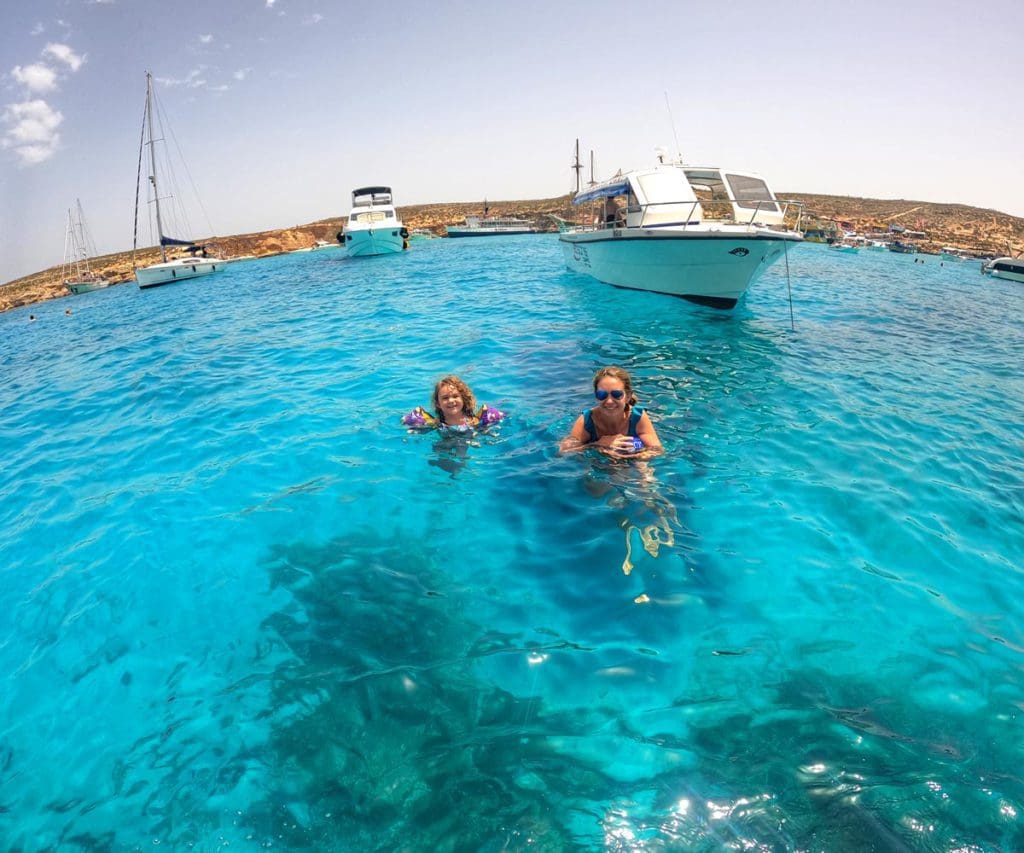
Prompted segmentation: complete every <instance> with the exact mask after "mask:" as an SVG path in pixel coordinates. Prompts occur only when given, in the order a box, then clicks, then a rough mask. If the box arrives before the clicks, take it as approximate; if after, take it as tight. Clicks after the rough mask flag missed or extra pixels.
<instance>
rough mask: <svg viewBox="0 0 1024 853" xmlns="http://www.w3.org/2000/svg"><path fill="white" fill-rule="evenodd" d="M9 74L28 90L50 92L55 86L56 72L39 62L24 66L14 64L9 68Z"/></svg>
mask: <svg viewBox="0 0 1024 853" xmlns="http://www.w3.org/2000/svg"><path fill="white" fill-rule="evenodd" d="M11 76H12V77H13V78H14V79H15V80H17V81H18V82H19V83H21V85H22V86H24V87H25V88H26V89H28V90H29V92H52V91H53V90H54V89H56V88H57V72H56V71H54V70H53V69H52V68H50V66H49V65H43V64H42V63H41V62H37V63H34V64H33V65H26V66H25V67H24V68H23V67H22V66H20V65H15V66H14V68H12V69H11Z"/></svg>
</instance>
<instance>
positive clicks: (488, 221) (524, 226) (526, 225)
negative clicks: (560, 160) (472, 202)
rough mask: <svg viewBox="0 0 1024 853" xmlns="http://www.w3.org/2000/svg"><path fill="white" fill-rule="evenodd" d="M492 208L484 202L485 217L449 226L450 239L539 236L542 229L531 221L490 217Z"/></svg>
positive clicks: (509, 217) (469, 219)
mask: <svg viewBox="0 0 1024 853" xmlns="http://www.w3.org/2000/svg"><path fill="white" fill-rule="evenodd" d="M489 212H490V207H489V206H488V204H487V202H486V201H485V202H484V215H483V216H467V217H466V218H465V220H464V221H463V224H462V225H449V226H447V230H448V236H449V237H500V236H509V235H512V234H538V233H540V228H538V227H537V224H536V223H535V222H531V221H530V220H529V219H518V218H517V217H515V216H488V213H489Z"/></svg>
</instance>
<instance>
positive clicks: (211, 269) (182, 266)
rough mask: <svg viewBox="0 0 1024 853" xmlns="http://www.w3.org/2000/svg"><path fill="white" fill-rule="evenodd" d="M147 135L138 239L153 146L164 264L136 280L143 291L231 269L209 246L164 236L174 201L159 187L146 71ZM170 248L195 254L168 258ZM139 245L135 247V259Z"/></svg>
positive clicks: (154, 201)
mask: <svg viewBox="0 0 1024 853" xmlns="http://www.w3.org/2000/svg"><path fill="white" fill-rule="evenodd" d="M143 128H144V136H143V139H142V141H141V143H140V148H139V174H138V179H139V180H138V181H137V182H136V185H135V234H136V242H137V239H138V230H139V228H138V225H139V190H140V186H141V181H142V160H143V156H142V155H143V151H144V149H145V147H146V146H149V175H148V182H149V184H150V186H152V189H153V197H152V204H153V206H154V208H155V210H156V230H157V233H158V234H159V235H160V263H157V264H150V265H149V266H148V267H139V268H137V269H136V270H135V279H136V281H138V283H139V287H140V288H145V287H156V286H157V285H161V284H170V283H171V282H175V281H183V280H185V279H188V278H198V277H199V276H202V275H210V273H215V272H220V271H221V270H222V269H224V267H226V266H227V261H225V260H224V259H223V258H211V257H208V256H207V252H206V247H205V246H199V245H196V243H195V241H194V240H182V239H179V238H177V237H169V236H167V235H166V234H165V233H164V221H163V215H162V211H161V207H162V205H163V204H166V203H167V201H169V200H170V198H171V196H169V195H168V196H164V197H161V195H160V191H159V187H158V184H157V167H156V161H157V158H156V143H157V142H158V141H160V140H157V139H156V138H154V135H153V75H152V74H150V73H149V72H148V71H147V72H146V109H145V112H144V113H143ZM168 246H182V247H185V249H186V251H188V252H190V253H191V257H190V258H174V259H172V260H168V259H167V247H168ZM135 249H136V246H135V244H133V245H132V254H133V256H134V253H135Z"/></svg>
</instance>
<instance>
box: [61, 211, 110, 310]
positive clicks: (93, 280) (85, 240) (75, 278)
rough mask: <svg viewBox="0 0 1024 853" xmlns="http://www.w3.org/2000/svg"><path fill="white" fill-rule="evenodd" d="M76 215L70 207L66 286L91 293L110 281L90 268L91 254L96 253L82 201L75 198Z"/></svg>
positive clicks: (65, 253) (64, 272)
mask: <svg viewBox="0 0 1024 853" xmlns="http://www.w3.org/2000/svg"><path fill="white" fill-rule="evenodd" d="M75 205H76V208H75V209H76V211H77V218H76V215H75V214H73V213H72V212H71V209H70V208H69V209H68V227H67V231H66V232H65V234H64V270H63V278H64V286H65V287H66V288H67V289H68V290H70V291H71V292H72V293H76V294H77V293H89V292H90V291H93V290H102V289H103V288H104V287H109V286H110V282H109V281H107V280H106V279H105V278H102V277H101V276H99V275H98V274H97V273H94V272H93V271H92V270H91V269H89V255H90V254H92V255H95V254H96V250H95V248H94V247H93V245H92V238H91V237H90V236H89V232H88V231H87V230H86V227H85V215H84V214H83V213H82V202H80V201H79V200H78V199H75Z"/></svg>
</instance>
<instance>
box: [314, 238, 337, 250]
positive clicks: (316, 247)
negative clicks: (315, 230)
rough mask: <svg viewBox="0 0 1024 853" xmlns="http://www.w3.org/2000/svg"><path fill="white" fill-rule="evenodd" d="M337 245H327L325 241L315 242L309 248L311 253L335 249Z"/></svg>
mask: <svg viewBox="0 0 1024 853" xmlns="http://www.w3.org/2000/svg"><path fill="white" fill-rule="evenodd" d="M337 248H338V244H337V243H328V242H327V241H326V240H317V241H316V242H315V243H314V244H313V245H312V246H311V247H310V251H311V252H317V251H319V250H320V249H337Z"/></svg>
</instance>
